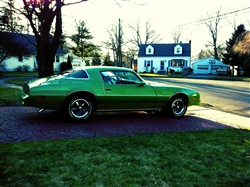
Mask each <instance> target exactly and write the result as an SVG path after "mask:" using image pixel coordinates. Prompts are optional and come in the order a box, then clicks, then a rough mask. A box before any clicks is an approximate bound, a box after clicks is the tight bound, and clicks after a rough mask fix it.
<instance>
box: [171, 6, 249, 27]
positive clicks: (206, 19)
mask: <svg viewBox="0 0 250 187" xmlns="http://www.w3.org/2000/svg"><path fill="white" fill-rule="evenodd" d="M248 9H250V7H246V8H243V9H239V10H235V11H232V12H227V13H225V14H221V15H218V16H213V17H209V18H205V19H202V20H198V21H194V22H190V23H184V24H181V25H177V26H174V27H172V28H176V27H183V26H186V25H192V24H196V23H201V22H204V21H208V20H211V19H215V18H216V17H224V16H226V15H230V14H235V13H237V12H241V11H244V10H248Z"/></svg>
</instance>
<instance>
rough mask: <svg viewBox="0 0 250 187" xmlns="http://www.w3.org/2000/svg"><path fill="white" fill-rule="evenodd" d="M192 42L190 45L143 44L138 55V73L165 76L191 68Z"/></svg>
mask: <svg viewBox="0 0 250 187" xmlns="http://www.w3.org/2000/svg"><path fill="white" fill-rule="evenodd" d="M190 60H191V41H190V42H189V43H179V44H176V43H171V44H142V45H141V46H140V49H139V53H138V61H137V71H138V72H139V73H142V72H154V73H159V74H165V73H168V72H170V70H171V71H172V72H181V71H182V69H183V67H190V65H191V64H190Z"/></svg>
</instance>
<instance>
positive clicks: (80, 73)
mask: <svg viewBox="0 0 250 187" xmlns="http://www.w3.org/2000/svg"><path fill="white" fill-rule="evenodd" d="M63 76H66V77H71V78H81V79H87V78H89V76H88V74H87V72H86V71H85V70H72V71H68V72H64V74H63Z"/></svg>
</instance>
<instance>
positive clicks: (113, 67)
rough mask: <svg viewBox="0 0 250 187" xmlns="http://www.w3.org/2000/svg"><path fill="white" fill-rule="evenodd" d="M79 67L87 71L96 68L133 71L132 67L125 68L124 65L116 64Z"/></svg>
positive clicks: (98, 69)
mask: <svg viewBox="0 0 250 187" xmlns="http://www.w3.org/2000/svg"><path fill="white" fill-rule="evenodd" d="M79 69H85V70H87V71H89V70H90V71H91V70H97V71H105V70H113V71H115V70H116V71H119V70H127V71H133V70H132V69H129V68H125V67H116V66H85V67H82V68H79Z"/></svg>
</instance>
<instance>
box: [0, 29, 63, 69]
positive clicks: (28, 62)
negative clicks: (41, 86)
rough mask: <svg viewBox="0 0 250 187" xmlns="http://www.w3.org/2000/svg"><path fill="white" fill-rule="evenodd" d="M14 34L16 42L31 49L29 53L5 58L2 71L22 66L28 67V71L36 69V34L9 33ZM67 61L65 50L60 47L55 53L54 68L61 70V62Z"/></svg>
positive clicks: (1, 65)
mask: <svg viewBox="0 0 250 187" xmlns="http://www.w3.org/2000/svg"><path fill="white" fill-rule="evenodd" d="M8 34H11V35H12V38H13V39H14V41H15V42H18V43H21V44H22V45H23V46H25V47H26V48H27V49H28V50H29V51H30V54H29V55H27V54H26V55H19V56H11V57H9V58H7V59H5V60H4V61H3V62H2V63H1V64H0V71H17V69H18V68H20V67H26V68H27V67H28V69H27V70H28V71H35V70H37V68H38V63H37V60H36V54H37V51H36V46H35V45H34V44H32V43H36V39H35V36H34V35H29V34H22V35H20V34H17V33H8ZM64 61H65V52H64V51H63V50H62V49H61V48H60V47H59V48H58V50H57V53H56V55H55V60H54V70H55V71H60V64H61V63H62V62H64Z"/></svg>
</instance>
